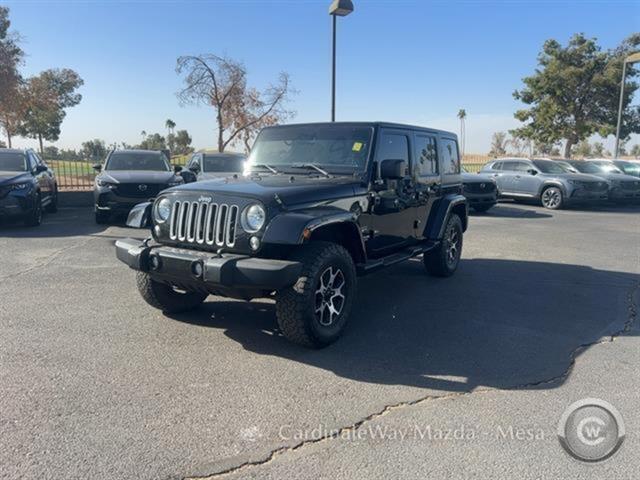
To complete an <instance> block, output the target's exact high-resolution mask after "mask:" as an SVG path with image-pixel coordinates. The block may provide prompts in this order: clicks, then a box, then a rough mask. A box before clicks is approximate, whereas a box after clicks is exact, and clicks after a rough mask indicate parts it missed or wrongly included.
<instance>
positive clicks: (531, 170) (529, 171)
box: [527, 168, 538, 175]
mask: <svg viewBox="0 0 640 480" xmlns="http://www.w3.org/2000/svg"><path fill="white" fill-rule="evenodd" d="M527 173H528V174H529V175H537V174H538V172H537V170H534V169H533V168H530V169H528V170H527Z"/></svg>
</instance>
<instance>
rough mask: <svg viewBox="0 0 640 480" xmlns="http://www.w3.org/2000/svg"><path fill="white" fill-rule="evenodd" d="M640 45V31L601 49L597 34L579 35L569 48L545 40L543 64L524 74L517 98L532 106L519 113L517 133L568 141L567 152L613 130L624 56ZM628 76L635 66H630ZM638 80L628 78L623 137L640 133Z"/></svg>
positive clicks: (567, 154) (540, 60)
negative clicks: (634, 100)
mask: <svg viewBox="0 0 640 480" xmlns="http://www.w3.org/2000/svg"><path fill="white" fill-rule="evenodd" d="M638 45H640V33H636V34H633V35H631V36H630V37H629V38H627V39H626V40H625V41H624V42H623V43H622V44H621V45H620V46H619V47H617V48H615V49H613V50H608V51H603V50H602V49H601V48H600V47H599V46H598V45H597V44H596V40H595V39H590V38H586V37H585V36H584V35H583V34H576V35H574V36H573V37H572V38H571V39H570V40H569V43H568V45H567V46H566V47H563V46H562V45H560V43H559V42H557V41H556V40H547V41H546V42H545V43H544V45H543V47H542V52H541V53H540V55H539V56H538V64H539V67H538V69H536V72H535V73H534V74H533V75H531V76H530V77H526V78H524V79H523V82H524V87H523V88H522V89H521V90H518V91H516V92H514V94H513V95H514V97H515V98H516V99H518V100H521V101H522V102H523V103H525V104H526V105H529V106H530V107H529V108H527V109H523V110H519V111H517V112H516V113H515V117H516V118H517V119H518V120H520V121H522V122H525V125H523V126H522V127H521V128H520V129H518V134H519V135H520V136H522V137H526V138H530V139H532V140H534V141H537V142H543V143H555V142H558V141H561V140H564V141H565V153H564V154H565V157H570V156H571V152H572V149H573V146H574V145H576V144H577V143H578V142H579V141H580V140H584V139H585V138H588V137H590V136H591V135H593V134H594V133H599V134H600V135H601V136H603V137H604V136H607V135H609V134H612V133H614V132H615V127H616V121H617V112H618V101H619V90H620V79H621V77H622V64H623V61H624V58H625V57H626V56H628V54H629V53H630V52H631V51H633V50H634V49H635V48H636V47H637V46H638ZM628 72H629V78H632V77H633V76H634V75H635V74H636V73H637V71H636V70H635V69H634V68H633V67H632V66H629V68H628ZM637 88H638V84H637V83H636V82H634V81H628V82H627V85H626V87H625V96H624V99H623V123H622V125H623V128H622V132H621V138H627V137H628V135H629V134H630V133H636V132H640V107H637V106H635V107H634V106H631V99H632V97H633V94H634V92H635V91H636V90H637Z"/></svg>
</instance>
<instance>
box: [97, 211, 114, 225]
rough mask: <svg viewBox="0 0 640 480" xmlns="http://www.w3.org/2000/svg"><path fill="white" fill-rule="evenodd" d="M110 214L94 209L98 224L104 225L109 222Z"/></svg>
mask: <svg viewBox="0 0 640 480" xmlns="http://www.w3.org/2000/svg"><path fill="white" fill-rule="evenodd" d="M110 218H111V215H110V214H109V212H102V211H100V210H96V223H97V224H98V225H104V224H105V223H109V219H110Z"/></svg>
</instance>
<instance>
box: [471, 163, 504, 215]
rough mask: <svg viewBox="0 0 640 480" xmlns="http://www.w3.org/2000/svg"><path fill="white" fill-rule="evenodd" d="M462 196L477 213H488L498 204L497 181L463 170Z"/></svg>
mask: <svg viewBox="0 0 640 480" xmlns="http://www.w3.org/2000/svg"><path fill="white" fill-rule="evenodd" d="M462 194H463V195H464V196H465V197H466V199H467V202H469V207H471V208H472V209H473V210H475V211H476V212H486V211H487V210H489V209H490V208H491V207H493V206H494V205H495V204H496V203H498V189H497V187H496V181H495V180H494V179H493V178H491V177H488V176H485V175H478V174H475V173H469V172H467V171H466V170H465V169H464V168H463V169H462Z"/></svg>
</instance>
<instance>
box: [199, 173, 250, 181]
mask: <svg viewBox="0 0 640 480" xmlns="http://www.w3.org/2000/svg"><path fill="white" fill-rule="evenodd" d="M234 175H238V176H240V175H242V173H238V172H202V173H201V174H200V178H201V179H202V180H213V179H214V178H226V177H233V176H234Z"/></svg>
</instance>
